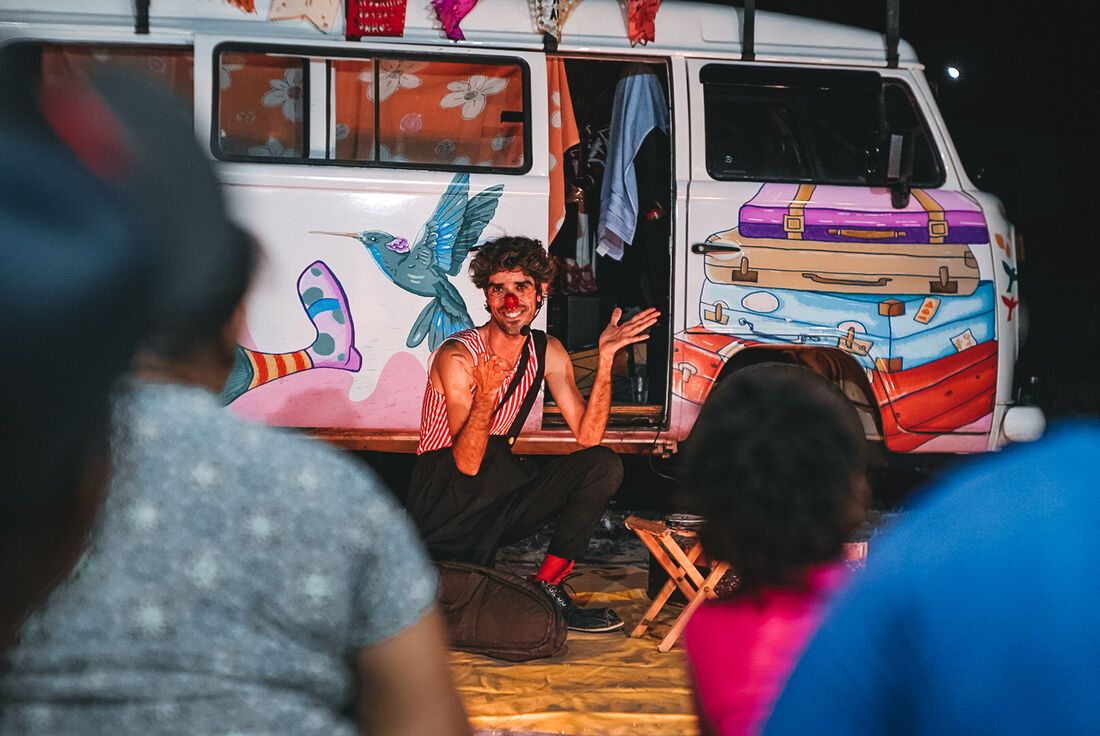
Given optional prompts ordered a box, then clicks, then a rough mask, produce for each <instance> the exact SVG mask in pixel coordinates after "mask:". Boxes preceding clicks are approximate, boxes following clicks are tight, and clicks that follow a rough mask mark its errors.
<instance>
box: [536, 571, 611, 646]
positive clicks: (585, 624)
mask: <svg viewBox="0 0 1100 736" xmlns="http://www.w3.org/2000/svg"><path fill="white" fill-rule="evenodd" d="M539 585H541V586H542V589H543V590H545V591H546V594H547V595H548V596H550V597H551V598H553V599H554V602H555V603H557V604H558V608H560V609H561V613H562V616H564V617H565V625H566V627H568V628H569V630H570V631H586V632H588V633H590V634H599V633H603V632H606V631H618V630H619V629H621V628H622V627H623V620H622V619H621V618H619V614H617V613H615V611H613V610H611V609H610V608H579V607H578V606H577V604H576V603H574V602H573V599H572V598H570V597H569V593H567V592H566V591H565V585H564V584H563V583H559V584H558V585H554V584H553V583H550V582H547V581H546V580H540V581H539Z"/></svg>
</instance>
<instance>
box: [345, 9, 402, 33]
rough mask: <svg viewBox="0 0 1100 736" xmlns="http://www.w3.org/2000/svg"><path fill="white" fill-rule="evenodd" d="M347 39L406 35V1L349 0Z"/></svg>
mask: <svg viewBox="0 0 1100 736" xmlns="http://www.w3.org/2000/svg"><path fill="white" fill-rule="evenodd" d="M347 3H348V5H347V23H348V27H347V37H348V40H349V41H358V40H359V39H360V38H362V37H363V36H403V35H405V3H406V0H347Z"/></svg>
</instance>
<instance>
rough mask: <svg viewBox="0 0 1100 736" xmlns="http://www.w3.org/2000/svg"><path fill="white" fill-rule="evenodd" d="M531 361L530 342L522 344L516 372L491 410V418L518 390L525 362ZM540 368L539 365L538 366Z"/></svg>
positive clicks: (525, 365) (525, 368)
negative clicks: (494, 407) (498, 401)
mask: <svg viewBox="0 0 1100 736" xmlns="http://www.w3.org/2000/svg"><path fill="white" fill-rule="evenodd" d="M530 359H531V341H530V340H528V341H527V342H525V343H523V352H521V353H520V354H519V361H517V362H516V372H515V374H514V375H513V376H512V382H511V383H509V384H508V389H507V390H506V391H505V392H504V397H503V398H502V399H501V400H500V403H499V404H497V408H496V409H493V416H496V414H497V412H498V411H500V410H501V408H502V407H503V406H504V405H505V404H507V403H508V399H510V398H512V394H514V393H515V392H516V389H517V388H519V382H520V381H522V380H523V374H525V373H526V372H527V361H528V360H530ZM540 367H541V365H540Z"/></svg>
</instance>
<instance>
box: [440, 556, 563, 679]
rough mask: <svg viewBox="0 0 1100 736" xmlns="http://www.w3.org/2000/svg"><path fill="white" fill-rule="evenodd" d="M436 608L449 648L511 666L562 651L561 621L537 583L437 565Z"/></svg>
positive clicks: (476, 569) (508, 575)
mask: <svg viewBox="0 0 1100 736" xmlns="http://www.w3.org/2000/svg"><path fill="white" fill-rule="evenodd" d="M436 568H437V569H438V571H439V607H440V609H441V610H442V611H443V615H444V616H445V617H446V620H447V628H448V630H449V632H450V637H451V646H452V647H453V648H454V649H459V650H462V651H464V652H472V653H474V654H484V655H485V656H488V657H495V658H496V659H505V660H508V661H510V662H524V661H526V660H529V659H539V658H541V657H552V656H554V655H555V654H557V653H559V652H560V651H562V650H563V649H564V648H565V635H566V628H565V619H564V618H563V617H562V614H561V611H560V610H559V609H558V607H557V604H555V603H554V601H553V600H551V598H550V596H548V595H547V594H546V593H545V592H544V591H543V590H542V588H540V587H539V585H538V584H537V583H532V582H531V581H529V580H527V579H526V578H522V577H520V576H518V575H513V574H511V573H507V572H502V571H500V570H493V569H490V568H487V567H479V566H478V565H470V564H467V563H465V562H438V563H436Z"/></svg>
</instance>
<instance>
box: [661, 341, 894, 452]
mask: <svg viewBox="0 0 1100 736" xmlns="http://www.w3.org/2000/svg"><path fill="white" fill-rule="evenodd" d="M776 372H779V373H780V374H781V375H785V376H788V377H790V379H791V380H792V381H794V382H797V383H800V384H803V385H806V386H819V387H821V388H822V389H823V390H825V391H828V392H832V393H835V394H836V396H838V397H840V398H842V399H844V403H845V404H846V405H847V406H849V407H850V408H851V411H852V415H853V416H854V417H855V420H856V421H857V422H859V421H860V420H859V412H858V411H857V410H856V406H855V404H853V403H852V400H851V399H849V398H848V397H847V396H846V395H845V393H844V391H843V390H842V389H841V388H840V386H838V385H837V384H835V383H833V382H832V381H830V380H829V379H827V378H825V377H824V376H822V375H821V374H820V373H817V372H816V371H814V370H812V369H810V368H807V367H806V366H803V365H797V364H795V363H780V362H766V363H753V364H752V365H747V366H745V367H744V368H739V369H737V370H736V371H734V372H732V373H730V374H728V375H726V376H723V377H722V379H721V380H720V381H719V382H718V384H717V385H715V387H714V388H713V389H711V392H710V394H709V395H708V396H707V401H706V403H707V404H710V402H711V401H712V400H714V401H717V400H718V399H719V398H721V397H722V395H723V392H726V391H729V390H730V389H729V386H730V379H731V378H732V377H733V376H748V377H751V376H753V375H775V374H776ZM705 410H706V409H705V405H704V411H705ZM694 432H695V428H694V427H692V432H691V434H689V435H688V436H687V437H686V438H685V439H684V440H683V441H682V442H681V443H680V450H679V452H677V456H678V457H679V458H682V457H684V455H685V452H684V451H685V450H686V449H687V448H689V447H690V446H691V442H692V438H693V437H694V436H695V434H694ZM874 444H875V443H874V442H872V441H870V440H869V441H868V449H869V450H870V449H871V447H872V446H873V445H874ZM869 456H870V453H869Z"/></svg>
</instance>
